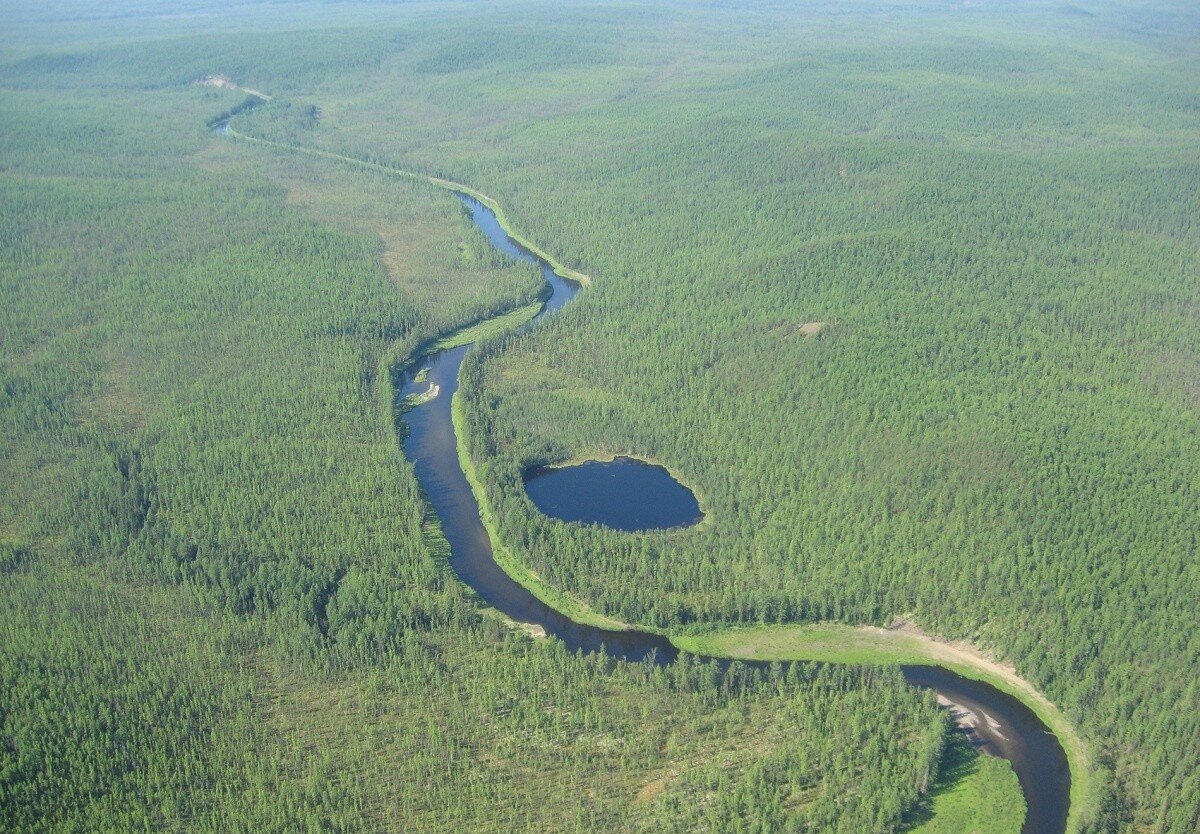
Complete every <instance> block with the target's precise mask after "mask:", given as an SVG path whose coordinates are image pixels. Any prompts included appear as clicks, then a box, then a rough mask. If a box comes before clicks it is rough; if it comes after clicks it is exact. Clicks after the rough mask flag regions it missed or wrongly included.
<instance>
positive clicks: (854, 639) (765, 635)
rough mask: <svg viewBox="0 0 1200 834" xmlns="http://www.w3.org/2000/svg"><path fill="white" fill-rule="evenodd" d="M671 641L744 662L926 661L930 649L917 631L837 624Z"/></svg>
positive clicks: (725, 631)
mask: <svg viewBox="0 0 1200 834" xmlns="http://www.w3.org/2000/svg"><path fill="white" fill-rule="evenodd" d="M671 642H672V643H674V644H675V645H676V646H678V647H679V648H680V649H682V650H683V651H685V652H691V653H692V654H698V655H707V656H710V657H733V658H740V659H743V660H820V661H824V662H827V663H869V664H877V665H895V664H900V663H918V664H919V663H926V664H927V663H930V662H931V657H930V654H929V651H928V650H927V649H926V648H924V647H923V646H922V639H921V638H920V637H918V636H916V635H913V634H906V633H904V632H899V631H884V630H883V629H871V630H867V629H862V628H855V627H853V626H848V625H841V624H837V623H821V624H815V625H779V626H749V627H745V628H731V629H723V630H721V631H713V632H707V633H703V634H679V635H672V636H671ZM939 665H941V664H939Z"/></svg>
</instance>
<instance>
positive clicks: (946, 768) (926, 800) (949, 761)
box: [900, 729, 983, 831]
mask: <svg viewBox="0 0 1200 834" xmlns="http://www.w3.org/2000/svg"><path fill="white" fill-rule="evenodd" d="M981 755H983V754H982V753H980V752H979V751H977V750H976V749H975V748H974V747H972V746H971V743H970V742H969V741H967V740H966V739H965V738H963V735H962V733H959V732H957V731H956V730H953V729H950V730H947V733H946V748H945V750H944V751H943V753H942V759H941V761H940V762H939V768H938V776H937V779H936V780H934V783H933V785H932V787H930V789H929V792H928V793H927V794H925V796H923V797H921V800H920V801H919V802H918V803H917V804H916V805H915V806H914V807H913V809H912V810H911V811H909V812H908V813H907V814H905V816H904V821H903V823H902V824H901V826H900V830H901V831H911V830H912V829H914V828H916V827H917V826H919V825H923V824H924V823H927V822H929V821H930V820H932V819H933V805H934V802H935V801H936V800H937V798H938V797H939V796H941V795H942V794H945V793H949V792H950V791H952V790H954V789H955V788H956V787H958V785H959V784H960V783H961V782H963V781H964V780H966V779H969V778H970V777H971V776H972V775H974V774H975V772H976V771H977V770H979V757H980V756H981Z"/></svg>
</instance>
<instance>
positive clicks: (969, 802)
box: [905, 733, 1026, 834]
mask: <svg viewBox="0 0 1200 834" xmlns="http://www.w3.org/2000/svg"><path fill="white" fill-rule="evenodd" d="M1025 810H1026V808H1025V797H1024V796H1023V795H1022V794H1021V785H1020V783H1019V782H1018V781H1017V774H1016V773H1015V772H1013V769H1012V766H1011V765H1009V763H1008V762H1006V761H1005V760H1004V759H998V758H996V757H994V756H984V755H982V754H980V753H978V752H976V751H975V750H972V749H971V746H970V745H969V744H968V743H967V742H966V741H965V740H963V739H962V738H961V737H960V736H958V734H957V733H952V734H951V739H950V742H949V744H948V745H947V747H946V750H945V752H944V753H943V754H942V761H941V772H940V773H939V774H938V779H937V781H936V782H935V783H934V785H933V788H932V789H931V790H930V791H929V796H928V797H926V799H925V801H923V802H922V803H921V804H920V806H918V808H917V809H916V811H915V812H914V813H913V815H912V818H911V827H910V828H907V829H905V830H906V831H908V832H911V834H1020V831H1021V826H1022V825H1023V824H1024V822H1025Z"/></svg>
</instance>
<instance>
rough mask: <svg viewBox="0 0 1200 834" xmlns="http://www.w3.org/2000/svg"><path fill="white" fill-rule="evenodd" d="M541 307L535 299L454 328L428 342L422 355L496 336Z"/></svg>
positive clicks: (528, 318) (539, 310) (531, 316)
mask: <svg viewBox="0 0 1200 834" xmlns="http://www.w3.org/2000/svg"><path fill="white" fill-rule="evenodd" d="M541 309H542V302H540V301H535V302H534V303H533V304H527V305H526V306H524V307H518V308H517V309H515V310H510V311H509V312H507V313H502V314H500V315H498V316H493V317H492V318H490V319H484V320H483V321H481V322H478V323H476V324H472V325H470V326H469V327H464V328H463V329H462V330H456V331H454V332H453V333H451V334H449V335H448V336H443V337H442V338H440V339H437V340H436V341H433V342H431V343H430V344H429V346H428V347H427V348H425V350H423V351H422V355H425V354H430V353H436V352H438V351H439V350H450V348H456V347H461V346H462V345H469V344H471V343H472V342H478V341H479V340H480V339H487V338H489V337H491V336H496V335H499V334H501V333H504V332H505V331H507V330H512V329H513V328H516V327H520V326H521V325H522V324H525V323H526V322H529V321H532V320H533V317H534V316H536V315H537V314H538V313H539V312H541Z"/></svg>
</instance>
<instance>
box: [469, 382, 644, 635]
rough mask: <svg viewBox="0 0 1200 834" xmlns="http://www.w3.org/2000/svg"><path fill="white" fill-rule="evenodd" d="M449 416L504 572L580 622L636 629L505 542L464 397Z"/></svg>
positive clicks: (495, 556) (493, 551)
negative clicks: (474, 451) (554, 581)
mask: <svg viewBox="0 0 1200 834" xmlns="http://www.w3.org/2000/svg"><path fill="white" fill-rule="evenodd" d="M450 418H451V422H452V424H453V426H454V436H455V438H456V440H457V446H458V462H459V465H460V466H462V471H463V474H464V475H466V476H467V483H468V484H470V485H471V491H472V492H473V493H475V500H476V502H477V503H478V504H479V519H480V521H482V522H483V528H484V529H485V530H486V531H487V534H488V538H489V539H491V543H492V558H494V559H495V560H496V564H498V565H499V566H500V567H502V568H503V569H504V572H505V573H507V574H508V575H509V576H510V577H512V579H513V580H514V581H516V582H517V583H518V584H519V585H521V587H523V588H525V590H527V591H529V593H531V594H533V595H534V596H535V597H537V598H538V599H540V600H541V601H542V602H544V603H545V604H546V605H548V606H550V607H551V608H553V609H555V610H556V611H558V612H559V613H560V614H562V615H564V616H566V617H568V618H570V619H572V620H574V621H575V622H577V623H582V624H584V625H589V626H594V627H596V628H602V629H606V630H609V631H633V630H634V626H631V625H630V624H629V623H626V622H622V621H621V620H618V619H615V618H613V617H607V616H605V615H603V614H601V613H599V612H597V611H595V610H594V609H592V608H591V607H590V606H589V605H588V604H587V603H585V602H584V601H583V600H581V599H579V598H578V597H575V596H572V595H570V594H568V593H566V592H564V591H560V590H558V589H557V588H554V587H553V586H551V585H549V584H547V583H546V582H545V581H544V580H543V579H542V578H541V577H540V576H538V575H537V573H535V572H534V571H533V570H532V569H530V568H529V567H528V566H527V565H526V564H525V563H524V562H522V561H521V560H520V559H519V558H518V557H517V556H516V555H515V554H514V553H513V552H512V551H511V550H510V549H509V548H508V547H507V546H505V545H504V544H503V539H501V538H500V531H499V529H498V528H497V527H496V522H495V513H494V512H493V511H492V506H491V503H490V502H489V501H488V499H487V493H486V491H485V490H484V488H483V481H482V480H481V479H480V477H479V473H478V471H477V470H476V469H475V463H474V461H473V460H472V458H471V453H470V450H469V449H468V448H467V444H466V442H465V441H464V440H463V438H464V437H466V434H467V433H466V414H465V413H464V411H463V399H462V397H460V396H457V395H456V396H455V397H454V399H453V401H452V402H451V404H450ZM637 630H638V631H651V632H653V631H654V629H643V628H638V629H637ZM655 633H658V632H655Z"/></svg>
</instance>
